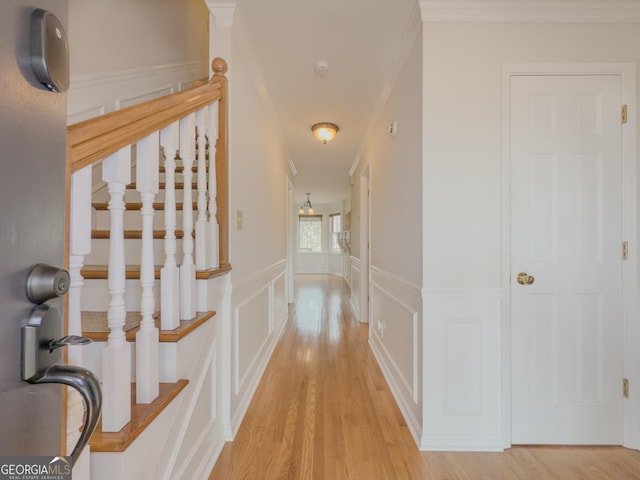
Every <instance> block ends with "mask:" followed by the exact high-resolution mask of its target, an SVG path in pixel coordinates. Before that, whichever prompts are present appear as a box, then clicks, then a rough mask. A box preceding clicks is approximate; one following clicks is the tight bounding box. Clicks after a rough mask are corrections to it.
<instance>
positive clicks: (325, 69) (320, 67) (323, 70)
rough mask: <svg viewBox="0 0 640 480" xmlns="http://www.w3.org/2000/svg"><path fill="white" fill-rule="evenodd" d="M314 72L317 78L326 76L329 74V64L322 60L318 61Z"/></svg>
mask: <svg viewBox="0 0 640 480" xmlns="http://www.w3.org/2000/svg"><path fill="white" fill-rule="evenodd" d="M315 71H316V75H318V76H319V77H324V76H326V75H327V73H329V64H328V63H327V62H325V61H324V60H320V61H319V62H318V63H316V68H315Z"/></svg>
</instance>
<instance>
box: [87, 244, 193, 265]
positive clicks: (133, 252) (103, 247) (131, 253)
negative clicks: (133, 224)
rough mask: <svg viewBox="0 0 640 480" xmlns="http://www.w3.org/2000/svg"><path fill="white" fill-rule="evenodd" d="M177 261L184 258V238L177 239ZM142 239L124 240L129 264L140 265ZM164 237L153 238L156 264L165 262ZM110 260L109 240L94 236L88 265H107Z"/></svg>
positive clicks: (125, 253) (126, 258)
mask: <svg viewBox="0 0 640 480" xmlns="http://www.w3.org/2000/svg"><path fill="white" fill-rule="evenodd" d="M177 242H178V249H177V251H176V257H177V258H176V261H177V262H178V263H180V259H181V258H182V240H177ZM141 245H142V240H138V239H127V240H125V241H124V258H125V262H126V264H127V265H140V254H141V253H140V252H141ZM164 258H165V253H164V239H162V238H158V239H154V240H153V261H154V263H155V265H163V264H164ZM108 262H109V240H108V239H101V238H94V239H93V240H92V241H91V253H90V254H89V255H87V257H86V258H85V264H86V265H107V263H108Z"/></svg>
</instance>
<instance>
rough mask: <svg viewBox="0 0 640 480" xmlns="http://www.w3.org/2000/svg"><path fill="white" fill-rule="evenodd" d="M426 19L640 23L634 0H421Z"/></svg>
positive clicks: (639, 3)
mask: <svg viewBox="0 0 640 480" xmlns="http://www.w3.org/2000/svg"><path fill="white" fill-rule="evenodd" d="M420 10H421V12H422V21H423V22H522V23H640V2H637V1H634V0H558V1H551V0H520V1H517V2H516V1H513V0H486V1H485V0H420Z"/></svg>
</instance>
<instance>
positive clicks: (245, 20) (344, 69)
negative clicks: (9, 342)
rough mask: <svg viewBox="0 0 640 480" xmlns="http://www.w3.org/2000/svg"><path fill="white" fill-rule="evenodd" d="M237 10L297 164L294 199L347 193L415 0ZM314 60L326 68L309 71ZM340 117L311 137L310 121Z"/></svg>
mask: <svg viewBox="0 0 640 480" xmlns="http://www.w3.org/2000/svg"><path fill="white" fill-rule="evenodd" d="M236 3H237V10H236V14H237V17H236V18H238V19H239V20H240V22H241V23H242V25H243V27H244V30H245V31H246V34H247V36H248V37H249V41H250V44H251V48H252V50H253V54H254V56H255V59H256V62H257V64H258V68H259V70H260V72H261V75H262V81H263V82H264V87H265V90H266V92H267V95H268V96H269V98H270V100H271V103H272V104H273V106H274V109H275V111H276V115H277V117H278V121H279V124H280V128H281V131H282V134H283V136H284V140H285V142H286V145H287V147H288V150H289V154H290V157H291V158H290V160H291V162H292V163H293V165H294V166H295V169H296V170H297V172H298V173H297V175H296V177H295V179H294V182H295V185H296V201H297V202H301V201H302V200H303V198H304V193H305V192H311V201H312V202H313V203H330V202H334V201H338V200H342V199H346V198H349V196H350V191H349V171H350V169H351V167H352V166H353V164H354V161H355V160H356V159H357V158H358V156H359V152H360V149H361V147H362V145H363V142H364V141H365V139H366V136H367V131H368V129H369V128H370V125H371V123H372V120H373V119H374V117H375V113H376V111H377V110H378V109H379V108H380V106H381V103H382V102H383V101H384V99H385V95H386V93H387V91H388V89H389V86H390V84H391V82H392V81H393V79H394V75H395V74H396V72H397V70H398V66H399V65H398V64H399V62H401V61H402V59H403V58H404V55H406V52H405V50H407V47H408V45H405V43H406V37H407V35H408V33H407V32H408V31H410V30H412V29H415V25H416V24H417V21H418V20H417V19H419V8H418V2H417V0H322V1H312V0H237V1H236ZM318 61H326V62H327V63H328V64H329V70H328V74H327V75H326V76H324V77H320V76H318V75H316V74H315V71H314V69H315V66H316V63H317V62H318ZM317 122H333V123H336V124H337V125H339V127H340V131H339V132H338V136H337V137H336V139H335V140H334V141H333V142H331V143H328V144H326V145H324V144H322V143H320V142H319V141H317V140H316V139H315V138H314V137H313V134H312V132H311V125H313V124H314V123H317Z"/></svg>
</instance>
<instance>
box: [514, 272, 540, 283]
mask: <svg viewBox="0 0 640 480" xmlns="http://www.w3.org/2000/svg"><path fill="white" fill-rule="evenodd" d="M516 280H517V281H518V283H519V284H520V285H531V284H532V283H533V282H535V280H536V279H535V278H534V277H533V275H529V274H527V273H524V272H520V273H519V274H518V276H517V277H516Z"/></svg>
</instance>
